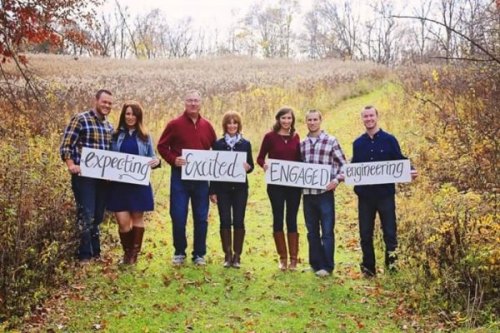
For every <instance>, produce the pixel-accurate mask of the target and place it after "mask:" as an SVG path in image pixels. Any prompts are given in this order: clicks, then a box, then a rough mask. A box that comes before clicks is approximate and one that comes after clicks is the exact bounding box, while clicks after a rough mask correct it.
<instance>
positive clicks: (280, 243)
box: [273, 231, 287, 271]
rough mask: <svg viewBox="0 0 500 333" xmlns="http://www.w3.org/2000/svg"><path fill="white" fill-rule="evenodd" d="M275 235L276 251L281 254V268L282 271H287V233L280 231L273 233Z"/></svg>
mask: <svg viewBox="0 0 500 333" xmlns="http://www.w3.org/2000/svg"><path fill="white" fill-rule="evenodd" d="M273 236H274V243H275V244H276V252H278V254H279V256H280V263H279V268H280V270H282V271H286V269H287V262H286V257H287V255H286V241H285V234H284V233H283V231H278V232H275V233H274V234H273Z"/></svg>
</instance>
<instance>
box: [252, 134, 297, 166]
mask: <svg viewBox="0 0 500 333" xmlns="http://www.w3.org/2000/svg"><path fill="white" fill-rule="evenodd" d="M266 155H267V157H268V158H273V159H277V160H286V161H295V162H300V161H301V159H300V138H299V135H298V134H297V133H295V134H294V135H293V137H291V138H290V137H288V136H282V135H279V134H278V133H276V132H274V131H271V132H268V133H267V134H266V135H265V136H264V140H262V144H261V145H260V151H259V156H257V163H258V164H259V165H260V166H261V167H263V166H264V163H265V161H266Z"/></svg>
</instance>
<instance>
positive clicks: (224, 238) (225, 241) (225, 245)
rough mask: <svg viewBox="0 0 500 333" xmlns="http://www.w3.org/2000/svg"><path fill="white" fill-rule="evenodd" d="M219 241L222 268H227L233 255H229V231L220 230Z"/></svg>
mask: <svg viewBox="0 0 500 333" xmlns="http://www.w3.org/2000/svg"><path fill="white" fill-rule="evenodd" d="M220 240H221V244H222V251H224V267H225V268H229V267H231V262H232V260H233V254H232V253H231V229H221V230H220Z"/></svg>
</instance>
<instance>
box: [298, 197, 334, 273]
mask: <svg viewBox="0 0 500 333" xmlns="http://www.w3.org/2000/svg"><path fill="white" fill-rule="evenodd" d="M304 219H305V221H306V227H307V241H308V243H309V264H310V265H311V267H312V269H313V270H314V271H318V270H320V269H324V270H327V271H328V272H330V273H331V272H332V271H333V269H334V267H335V261H334V251H335V231H334V228H335V197H334V195H333V191H328V192H324V193H321V194H316V195H315V194H307V195H304ZM320 229H321V230H320Z"/></svg>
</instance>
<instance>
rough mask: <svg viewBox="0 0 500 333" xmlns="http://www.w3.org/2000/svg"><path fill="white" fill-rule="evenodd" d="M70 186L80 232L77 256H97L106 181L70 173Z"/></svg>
mask: <svg viewBox="0 0 500 333" xmlns="http://www.w3.org/2000/svg"><path fill="white" fill-rule="evenodd" d="M71 188H72V190H73V194H74V196H75V202H76V212H77V218H76V220H77V226H78V231H79V233H80V245H79V247H78V252H77V257H78V259H80V260H86V259H90V258H92V257H99V256H100V255H101V244H100V240H99V224H101V222H102V220H103V218H104V211H105V208H106V198H107V181H105V180H101V179H94V178H87V177H81V176H77V175H72V176H71Z"/></svg>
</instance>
